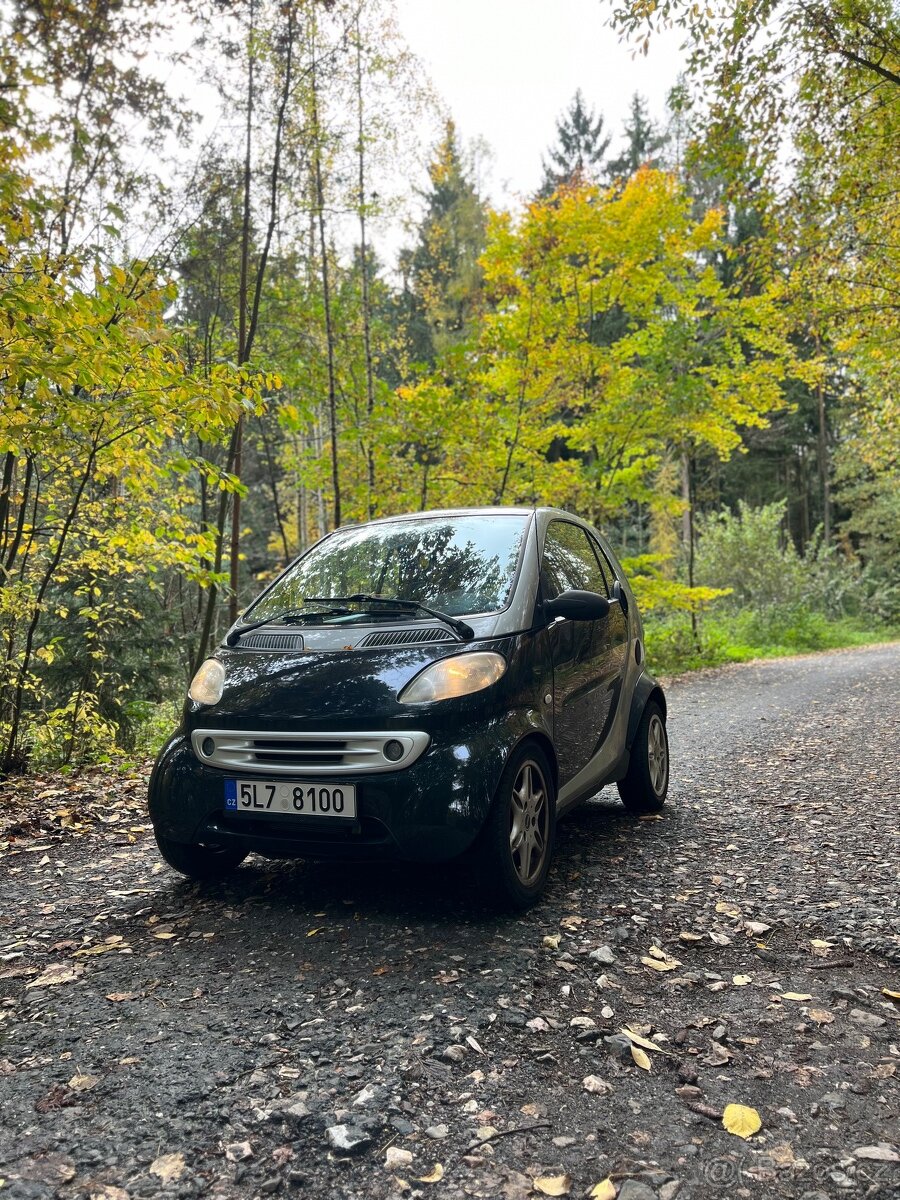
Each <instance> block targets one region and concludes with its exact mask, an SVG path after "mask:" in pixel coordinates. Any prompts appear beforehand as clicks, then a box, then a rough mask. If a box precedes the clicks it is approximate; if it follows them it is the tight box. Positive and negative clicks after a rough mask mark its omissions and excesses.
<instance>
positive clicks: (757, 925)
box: [744, 921, 772, 937]
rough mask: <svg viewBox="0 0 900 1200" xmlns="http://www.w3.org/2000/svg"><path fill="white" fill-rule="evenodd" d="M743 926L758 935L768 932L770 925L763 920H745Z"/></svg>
mask: <svg viewBox="0 0 900 1200" xmlns="http://www.w3.org/2000/svg"><path fill="white" fill-rule="evenodd" d="M744 928H745V929H746V930H747V932H748V933H753V934H755V935H756V936H757V937H759V936H760V935H761V934H763V933H768V932H769V930H770V929H771V928H772V926H771V925H767V924H766V923H765V921H745V922H744Z"/></svg>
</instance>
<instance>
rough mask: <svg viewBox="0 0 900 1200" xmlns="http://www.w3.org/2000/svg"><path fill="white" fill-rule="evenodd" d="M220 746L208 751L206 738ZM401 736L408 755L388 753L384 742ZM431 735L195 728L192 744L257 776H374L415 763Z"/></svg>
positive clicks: (206, 759)
mask: <svg viewBox="0 0 900 1200" xmlns="http://www.w3.org/2000/svg"><path fill="white" fill-rule="evenodd" d="M206 738H211V739H212V740H213V742H214V743H215V747H214V749H213V751H212V753H211V754H204V753H203V742H204V741H205V740H206ZM390 741H397V742H399V743H400V744H401V746H402V747H403V750H404V754H403V757H402V758H401V759H399V760H398V761H397V762H392V761H391V760H390V759H388V758H385V756H384V744H385V742H390ZM429 741H430V738H429V735H428V734H427V733H423V732H421V731H419V730H414V731H410V730H407V729H404V730H401V731H399V732H398V731H396V730H393V729H389V730H386V731H385V732H383V733H382V732H377V731H371V732H370V731H366V732H364V733H359V732H355V731H354V732H352V733H320V732H317V733H280V732H274V731H272V730H270V729H195V730H194V732H193V733H192V734H191V745H192V746H193V749H194V753H195V754H196V756H197V758H198V759H199V760H200V762H202V763H204V764H205V765H206V766H209V767H217V768H218V769H219V770H222V771H234V772H237V773H239V774H247V773H250V774H254V775H269V776H271V775H293V776H302V775H305V774H308V775H343V776H347V775H363V774H365V775H373V774H378V773H383V772H386V771H399V770H402V769H403V768H404V767H408V766H410V765H411V764H412V763H414V762H415V761H416V759H417V758H419V757H420V756H421V755H422V754H424V752H425V750H426V749H427V747H428V743H429Z"/></svg>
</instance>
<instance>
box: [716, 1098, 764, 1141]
mask: <svg viewBox="0 0 900 1200" xmlns="http://www.w3.org/2000/svg"><path fill="white" fill-rule="evenodd" d="M722 1124H723V1125H724V1126H725V1128H726V1129H727V1130H728V1132H729V1133H733V1134H734V1135H735V1137H739V1138H744V1139H745V1140H746V1139H747V1138H751V1137H753V1135H754V1133H758V1132H759V1131H760V1129H762V1118H761V1117H760V1115H759V1113H758V1112H757V1111H756V1109H755V1108H748V1107H747V1106H746V1105H745V1104H726V1105H725V1111H724V1112H723V1113H722Z"/></svg>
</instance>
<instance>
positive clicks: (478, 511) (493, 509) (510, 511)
mask: <svg viewBox="0 0 900 1200" xmlns="http://www.w3.org/2000/svg"><path fill="white" fill-rule="evenodd" d="M543 513H547V514H549V515H551V516H554V517H566V518H568V519H569V520H571V521H579V522H581V523H582V524H585V525H586V524H588V522H587V521H585V520H584V519H583V518H582V517H579V516H577V515H576V514H575V513H570V512H566V511H565V509H562V508H551V507H549V506H546V505H534V506H531V507H527V508H526V507H523V506H517V505H485V506H483V507H472V508H435V509H426V510H425V511H423V512H413V513H397V514H396V516H391V517H376V518H375V519H374V520H372V521H359V522H357V523H356V527H361V526H363V525H382V524H385V523H387V522H392V521H422V520H427V519H429V518H431V517H475V516H478V517H484V516H489V517H505V516H521V517H526V516H531V515H532V514H543ZM353 527H354V526H353V525H352V524H348V525H342V526H341V528H342V529H348V528H353Z"/></svg>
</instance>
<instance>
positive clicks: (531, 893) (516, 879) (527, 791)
mask: <svg viewBox="0 0 900 1200" xmlns="http://www.w3.org/2000/svg"><path fill="white" fill-rule="evenodd" d="M555 842H556V788H555V786H554V782H553V771H552V770H551V767H550V764H549V762H548V761H547V756H546V754H545V753H544V751H543V750H542V749H541V747H540V746H539V745H538V744H537V743H536V742H525V743H524V744H523V745H521V746H519V747H518V748H517V749H516V750H515V751H514V752H513V754H512V755H511V757H510V759H509V761H508V762H507V764H506V766H505V767H504V769H503V774H502V775H501V777H500V782H499V783H498V784H497V790H496V792H495V793H494V799H493V802H492V803H491V808H490V811H489V813H488V816H487V820H486V821H485V823H484V827H483V829H482V831H481V834H480V835H479V840H478V844H477V848H476V855H475V861H476V865H477V870H478V873H479V880H480V882H481V884H482V887H483V889H484V891H485V892H486V893H487V894H488V896H489V898H490V899H491V901H492V902H493V903H495V904H499V905H500V906H501V907H503V908H512V909H517V910H521V909H525V908H529V907H530V906H531V905H532V904H534V902H535V901H536V900H537V899H538V898H539V896H540V895H541V892H542V891H543V890H544V885H545V884H546V882H547V872H548V871H549V869H550V861H551V859H552V857H553V848H554V845H555Z"/></svg>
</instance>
